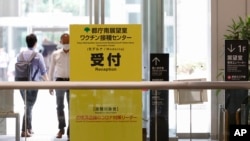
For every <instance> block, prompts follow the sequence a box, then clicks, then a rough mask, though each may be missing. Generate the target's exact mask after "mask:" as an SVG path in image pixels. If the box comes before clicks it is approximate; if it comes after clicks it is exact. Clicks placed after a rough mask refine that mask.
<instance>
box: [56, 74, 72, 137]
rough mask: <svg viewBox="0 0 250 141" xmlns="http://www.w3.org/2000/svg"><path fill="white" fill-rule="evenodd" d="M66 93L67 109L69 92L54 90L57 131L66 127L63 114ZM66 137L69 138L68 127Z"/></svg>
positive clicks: (66, 90)
mask: <svg viewBox="0 0 250 141" xmlns="http://www.w3.org/2000/svg"><path fill="white" fill-rule="evenodd" d="M56 81H69V80H67V79H66V80H65V79H60V78H59V79H58V78H57V79H56ZM65 93H66V98H67V102H68V109H69V90H68V89H57V90H56V104H57V118H58V123H59V124H58V128H59V130H64V128H65V127H66V122H65V113H64V107H65V106H64V97H65ZM67 135H68V136H69V125H68V129H67Z"/></svg>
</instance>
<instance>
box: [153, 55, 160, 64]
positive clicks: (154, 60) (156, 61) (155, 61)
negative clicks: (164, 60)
mask: <svg viewBox="0 0 250 141" xmlns="http://www.w3.org/2000/svg"><path fill="white" fill-rule="evenodd" d="M152 62H154V63H155V66H157V63H158V62H160V59H159V58H157V57H155V58H154V59H153V60H152Z"/></svg>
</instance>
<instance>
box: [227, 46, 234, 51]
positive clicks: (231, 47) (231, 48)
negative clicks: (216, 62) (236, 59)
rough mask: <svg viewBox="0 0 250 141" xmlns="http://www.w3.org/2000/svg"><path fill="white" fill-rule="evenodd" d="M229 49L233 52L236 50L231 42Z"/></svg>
mask: <svg viewBox="0 0 250 141" xmlns="http://www.w3.org/2000/svg"><path fill="white" fill-rule="evenodd" d="M227 50H228V51H229V52H233V51H234V50H235V48H233V45H232V44H231V45H230V48H227Z"/></svg>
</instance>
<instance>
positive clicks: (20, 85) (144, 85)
mask: <svg viewBox="0 0 250 141" xmlns="http://www.w3.org/2000/svg"><path fill="white" fill-rule="evenodd" d="M33 88H37V89H151V90H167V89H250V82H248V81H210V82H209V81H197V82H196V81H185V82H182V81H178V82H170V81H98V82H94V81H90V82H87V81H81V82H80V81H79V82H76V81H69V82H65V81H63V82H62V81H61V82H58V81H56V82H55V81H46V82H0V89H33Z"/></svg>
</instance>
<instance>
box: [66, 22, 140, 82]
mask: <svg viewBox="0 0 250 141" xmlns="http://www.w3.org/2000/svg"><path fill="white" fill-rule="evenodd" d="M139 26H140V25H73V26H71V30H73V32H74V33H77V34H74V35H71V41H70V42H71V46H72V45H73V46H76V47H77V48H78V49H77V52H76V53H74V54H79V56H77V57H78V58H79V59H78V60H79V62H75V63H80V62H81V63H83V64H82V65H81V66H83V67H84V70H85V71H89V72H92V74H91V75H98V76H100V77H101V78H102V77H110V76H109V75H112V78H114V76H116V75H119V74H120V72H131V73H130V74H131V75H133V70H132V68H133V67H131V65H136V64H140V63H141V62H138V63H136V62H137V60H138V59H136V58H137V57H138V54H135V53H136V52H141V48H140V47H139V46H140V44H141V43H140V41H141V31H140V30H141V29H140V28H138V27H139ZM79 29H81V30H79ZM72 36H73V37H72ZM72 42H73V43H72ZM79 48H80V49H79ZM82 54H84V56H83V55H82ZM80 56H81V57H80ZM71 57H72V56H71ZM73 57H76V56H73ZM80 59H81V60H80ZM138 61H139V60H138ZM131 62H133V63H131ZM139 66H140V65H138V67H139ZM84 77H86V76H84ZM110 78H111V77H110ZM90 80H91V78H90Z"/></svg>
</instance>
